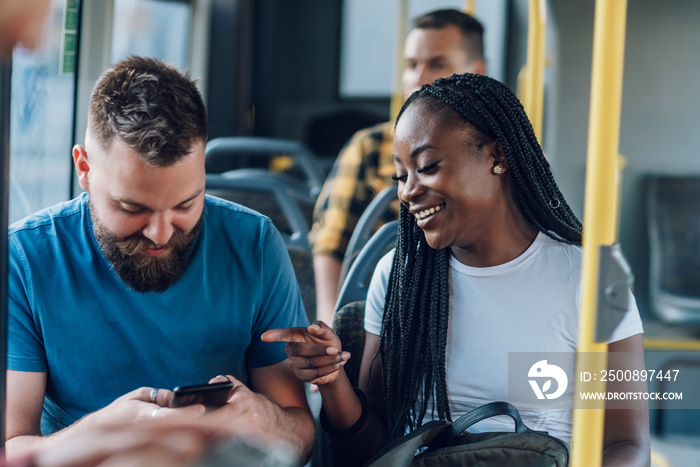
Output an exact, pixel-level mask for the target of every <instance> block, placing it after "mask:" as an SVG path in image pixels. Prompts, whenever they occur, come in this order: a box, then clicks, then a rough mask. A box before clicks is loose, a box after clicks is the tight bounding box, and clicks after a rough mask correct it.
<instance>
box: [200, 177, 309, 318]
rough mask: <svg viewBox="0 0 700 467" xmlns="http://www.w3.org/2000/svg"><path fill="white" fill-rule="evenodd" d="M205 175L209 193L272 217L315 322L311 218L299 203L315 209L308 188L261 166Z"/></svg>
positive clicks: (303, 297) (305, 303)
mask: <svg viewBox="0 0 700 467" xmlns="http://www.w3.org/2000/svg"><path fill="white" fill-rule="evenodd" d="M206 177H207V178H206V192H207V194H210V195H213V196H218V197H219V198H223V199H226V200H229V201H233V202H234V203H238V204H241V205H243V206H246V207H248V208H250V209H253V210H255V211H258V212H259V213H261V214H264V215H265V216H267V217H269V218H270V220H271V221H272V223H273V225H274V226H275V227H276V228H277V230H278V231H279V232H280V234H281V235H282V238H283V239H284V242H285V245H286V246H287V252H288V253H289V258H290V259H291V261H292V266H293V267H294V272H295V274H296V279H297V282H298V284H299V289H300V291H301V297H302V300H303V302H304V308H305V309H306V314H307V316H308V318H309V321H310V322H313V321H314V320H315V319H316V282H315V279H314V270H313V260H312V257H311V247H310V245H309V241H308V239H307V235H308V233H309V227H308V220H307V218H306V216H305V214H304V213H303V212H302V209H301V208H300V206H299V204H300V203H306V205H308V206H310V207H311V208H313V198H312V197H311V196H310V195H309V193H308V191H307V190H306V188H305V187H303V186H301V185H300V183H299V182H298V181H296V180H294V179H290V178H289V177H286V176H284V175H279V174H274V173H269V172H266V171H262V170H258V169H240V170H233V171H229V172H225V173H223V174H207V176H206Z"/></svg>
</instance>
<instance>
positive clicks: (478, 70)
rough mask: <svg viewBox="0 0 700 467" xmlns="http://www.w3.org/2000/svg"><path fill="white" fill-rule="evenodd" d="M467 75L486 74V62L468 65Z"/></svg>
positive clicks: (475, 62)
mask: <svg viewBox="0 0 700 467" xmlns="http://www.w3.org/2000/svg"><path fill="white" fill-rule="evenodd" d="M468 71H469V73H474V74H476V75H485V74H486V62H485V61H483V60H474V61H473V62H471V63H470V64H469V70H468Z"/></svg>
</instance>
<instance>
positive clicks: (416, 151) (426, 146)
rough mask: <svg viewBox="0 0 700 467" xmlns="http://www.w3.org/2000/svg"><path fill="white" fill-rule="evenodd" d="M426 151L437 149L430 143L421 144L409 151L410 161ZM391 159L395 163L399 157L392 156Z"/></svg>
mask: <svg viewBox="0 0 700 467" xmlns="http://www.w3.org/2000/svg"><path fill="white" fill-rule="evenodd" d="M428 149H437V148H436V147H435V146H433V145H432V144H430V143H425V144H421V145H420V146H418V147H416V148H414V149H413V151H411V154H410V155H409V156H410V157H411V159H414V158H415V157H416V156H418V154H420V153H421V152H423V151H426V150H428ZM391 158H392V159H394V160H395V161H398V160H399V157H398V156H397V155H396V154H392V156H391Z"/></svg>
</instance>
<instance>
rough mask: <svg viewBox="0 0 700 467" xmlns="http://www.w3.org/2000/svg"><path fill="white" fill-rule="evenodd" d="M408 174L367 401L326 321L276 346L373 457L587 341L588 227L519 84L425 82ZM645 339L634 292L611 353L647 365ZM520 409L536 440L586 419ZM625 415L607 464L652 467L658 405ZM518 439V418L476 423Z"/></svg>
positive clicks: (371, 318)
mask: <svg viewBox="0 0 700 467" xmlns="http://www.w3.org/2000/svg"><path fill="white" fill-rule="evenodd" d="M394 163H395V166H396V179H397V181H398V196H399V199H400V201H401V204H402V207H401V214H400V221H399V230H398V239H397V245H396V249H395V251H392V252H390V253H389V254H388V255H386V256H385V257H384V258H383V259H382V260H381V261H380V263H379V265H378V266H377V269H376V271H375V273H374V276H373V278H372V282H371V284H370V288H369V293H368V296H367V302H366V307H365V330H366V331H367V334H366V341H365V349H364V355H363V361H362V369H361V372H360V387H361V389H362V390H360V389H357V390H356V391H353V390H352V388H350V386H349V383H348V379H347V376H346V375H345V373H344V370H343V369H342V366H343V364H344V361H345V360H346V359H347V355H345V352H340V350H341V349H342V346H341V343H340V342H338V338H337V336H335V334H334V333H333V331H332V330H331V329H329V328H327V327H326V326H325V325H324V324H323V323H321V322H316V323H315V324H314V325H313V326H311V327H309V328H308V329H306V330H299V329H295V330H278V331H271V332H268V333H267V334H265V335H264V337H265V338H266V339H269V340H284V341H287V342H290V344H288V347H287V353H288V355H290V360H291V362H292V365H293V366H294V367H295V370H296V372H297V376H298V377H299V378H301V379H304V380H306V381H310V382H312V383H315V384H317V385H318V386H319V391H320V392H321V396H322V397H323V410H324V411H323V413H322V416H321V421H322V425H323V426H324V428H325V429H326V431H327V432H329V433H330V434H332V435H334V436H335V437H336V439H337V441H338V443H339V444H340V445H341V446H342V447H343V448H344V449H346V451H347V452H348V454H349V455H354V456H356V457H357V459H358V460H359V461H365V460H366V459H367V458H368V457H370V456H371V455H372V454H373V453H374V452H376V451H377V450H378V449H379V448H381V447H382V445H384V444H386V443H387V442H388V441H390V440H394V439H396V438H399V437H401V436H402V435H404V434H405V433H406V432H409V431H412V430H415V429H417V428H418V427H420V426H421V425H422V424H423V423H425V422H427V421H429V420H431V419H440V420H454V419H456V417H458V416H461V415H463V414H465V413H467V412H470V411H471V410H473V409H476V408H477V407H479V406H482V405H484V404H485V403H487V402H490V401H499V400H501V401H507V400H509V384H508V377H509V366H508V365H509V353H523V352H557V353H559V352H564V353H569V354H571V355H573V354H574V353H575V352H576V346H577V339H578V337H577V336H578V315H579V303H578V297H579V284H580V282H581V281H580V265H581V248H580V242H581V223H580V222H579V221H578V219H577V218H576V216H575V215H574V214H573V212H572V211H571V209H570V208H569V205H568V204H567V203H566V201H565V200H564V197H563V196H562V194H561V192H560V191H559V188H558V187H557V184H556V182H555V181H554V178H553V177H552V174H551V171H550V170H549V164H548V163H547V160H546V159H545V158H544V155H543V153H542V149H541V148H540V145H539V143H538V141H537V138H536V137H535V135H534V132H533V130H532V127H531V125H530V122H529V121H528V119H527V116H526V115H525V112H524V110H523V107H522V105H521V104H520V102H519V101H518V100H517V98H516V97H515V96H514V95H513V94H512V92H511V91H510V90H509V89H508V88H507V87H506V86H505V85H503V84H501V83H500V82H498V81H496V80H494V79H492V78H488V77H485V76H480V75H472V74H464V75H453V76H452V77H450V78H446V79H439V80H437V81H435V82H434V83H433V84H432V85H426V86H423V87H422V88H421V89H420V90H419V91H417V92H415V93H414V94H412V95H411V97H410V98H409V99H408V100H407V101H406V103H405V104H404V106H403V109H402V111H401V113H399V116H398V119H397V123H396V129H395V133H394ZM544 290H546V291H547V293H546V294H543V291H544ZM641 332H642V327H641V320H640V318H639V313H638V311H637V308H636V305H635V303H634V299H633V297H631V296H630V307H629V310H628V313H627V314H626V317H625V319H624V320H623V322H622V324H621V325H620V326H619V327H618V328H617V330H616V331H615V333H614V334H613V337H612V339H611V343H610V350H611V351H620V350H625V351H630V352H635V353H636V354H637V355H639V356H640V360H642V361H643V358H641V355H642V354H641V350H642V345H641V342H642V339H641ZM642 366H643V364H642V365H640V368H641V367H642ZM565 370H570V371H573V359H572V360H571V365H570V368H566V369H565ZM571 391H573V388H570V389H569V392H567V393H566V394H565V395H564V398H566V399H570V400H571V401H572V402H573V392H571ZM356 392H357V395H356ZM365 394H366V397H365ZM519 409H520V414H521V416H522V418H523V420H524V421H525V423H526V425H528V426H529V427H531V428H532V429H535V430H542V431H548V432H549V434H550V435H553V436H555V437H558V438H561V439H563V440H565V441H567V442H568V441H569V440H570V438H571V425H572V411H571V410H570V409H566V408H565V409H554V408H548V409H547V410H543V409H541V408H537V407H531V406H526V407H519ZM618 412H621V413H618V414H616V420H615V422H609V424H607V426H606V430H605V439H604V443H605V446H606V448H605V455H606V457H605V459H606V460H608V459H612V458H613V457H615V456H617V455H620V457H619V458H618V460H619V459H623V460H624V462H625V465H643V464H644V463H645V462H646V463H648V419H647V418H646V412H645V410H644V409H640V410H625V411H618ZM511 430H512V422H510V423H508V422H506V421H504V420H488V421H484V422H481V423H480V424H479V425H478V426H476V427H471V428H470V431H511ZM621 446H622V448H621V449H620V447H621Z"/></svg>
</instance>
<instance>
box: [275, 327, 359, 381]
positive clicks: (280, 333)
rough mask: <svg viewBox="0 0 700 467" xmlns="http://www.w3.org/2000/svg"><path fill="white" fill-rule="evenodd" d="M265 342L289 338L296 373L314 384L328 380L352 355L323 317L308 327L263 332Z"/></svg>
mask: <svg viewBox="0 0 700 467" xmlns="http://www.w3.org/2000/svg"><path fill="white" fill-rule="evenodd" d="M262 340H264V341H265V342H286V343H287V348H286V349H285V350H286V352H287V355H288V356H289V363H290V365H291V367H292V368H293V369H294V374H295V375H296V376H297V378H299V379H300V380H302V381H306V382H308V383H311V384H316V385H323V384H328V383H331V382H333V381H335V379H336V378H337V377H338V370H339V369H340V368H341V367H342V366H343V365H345V362H347V361H348V359H349V358H350V353H349V352H343V351H342V345H341V343H340V339H338V336H337V335H336V334H335V332H333V330H332V329H331V328H330V327H328V325H327V324H325V323H324V322H323V321H316V322H314V323H313V324H312V325H311V326H309V327H308V328H302V327H298V328H286V329H271V330H269V331H267V332H265V333H264V334H263V335H262Z"/></svg>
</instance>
